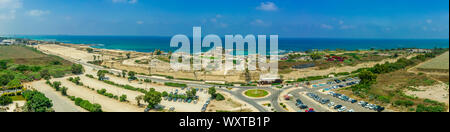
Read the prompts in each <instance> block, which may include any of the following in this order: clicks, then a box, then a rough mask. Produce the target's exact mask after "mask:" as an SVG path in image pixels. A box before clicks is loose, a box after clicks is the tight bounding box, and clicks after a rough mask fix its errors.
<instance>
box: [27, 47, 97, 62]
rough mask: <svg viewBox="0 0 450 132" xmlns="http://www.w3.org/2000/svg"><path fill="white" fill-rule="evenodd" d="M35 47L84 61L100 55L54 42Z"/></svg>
mask: <svg viewBox="0 0 450 132" xmlns="http://www.w3.org/2000/svg"><path fill="white" fill-rule="evenodd" d="M35 47H36V48H37V49H39V50H41V51H45V52H48V53H51V54H54V55H58V56H63V57H69V58H72V59H75V60H81V61H83V62H87V61H92V60H94V55H96V56H99V55H98V54H93V53H88V52H87V51H81V50H77V49H76V48H72V47H67V46H61V45H54V44H49V45H38V46H35Z"/></svg>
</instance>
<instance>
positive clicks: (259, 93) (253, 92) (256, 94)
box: [245, 89, 269, 98]
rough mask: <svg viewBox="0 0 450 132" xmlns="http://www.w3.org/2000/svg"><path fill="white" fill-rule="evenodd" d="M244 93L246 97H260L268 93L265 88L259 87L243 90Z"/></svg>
mask: <svg viewBox="0 0 450 132" xmlns="http://www.w3.org/2000/svg"><path fill="white" fill-rule="evenodd" d="M245 95H246V96H248V97H254V98H261V97H265V96H267V95H269V92H267V91H266V90H261V89H258V90H257V89H253V90H248V91H245Z"/></svg>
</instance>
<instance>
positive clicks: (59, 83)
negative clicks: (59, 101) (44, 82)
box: [53, 81, 61, 91]
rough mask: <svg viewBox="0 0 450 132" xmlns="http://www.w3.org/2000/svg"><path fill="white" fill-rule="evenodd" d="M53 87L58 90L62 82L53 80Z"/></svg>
mask: <svg viewBox="0 0 450 132" xmlns="http://www.w3.org/2000/svg"><path fill="white" fill-rule="evenodd" d="M53 88H55V89H56V91H59V90H60V88H61V82H58V81H56V82H53Z"/></svg>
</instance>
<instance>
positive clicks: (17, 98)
mask: <svg viewBox="0 0 450 132" xmlns="http://www.w3.org/2000/svg"><path fill="white" fill-rule="evenodd" d="M11 98H12V100H13V101H25V98H24V97H23V96H22V95H19V96H11Z"/></svg>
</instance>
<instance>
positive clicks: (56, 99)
mask: <svg viewBox="0 0 450 132" xmlns="http://www.w3.org/2000/svg"><path fill="white" fill-rule="evenodd" d="M25 86H31V87H32V88H34V89H36V90H38V91H39V92H42V93H44V94H45V96H47V97H48V98H49V99H51V100H52V103H53V109H54V110H55V111H56V112H86V110H84V109H83V108H81V107H79V106H76V105H75V103H74V102H73V101H71V100H70V99H68V98H67V97H64V96H62V95H61V93H60V92H57V91H55V90H54V89H53V88H51V87H50V86H49V85H47V84H45V81H44V80H42V81H35V82H32V83H30V84H25Z"/></svg>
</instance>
